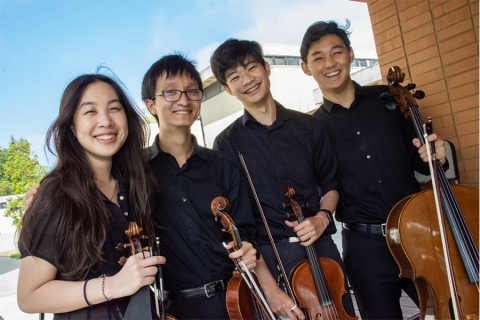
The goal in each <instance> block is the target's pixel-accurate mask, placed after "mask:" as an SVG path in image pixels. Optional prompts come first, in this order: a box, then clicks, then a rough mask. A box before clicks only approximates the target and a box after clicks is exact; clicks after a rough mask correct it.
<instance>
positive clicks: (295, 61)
mask: <svg viewBox="0 0 480 320" xmlns="http://www.w3.org/2000/svg"><path fill="white" fill-rule="evenodd" d="M285 60H287V65H289V66H298V65H299V63H298V58H296V57H286V58H285Z"/></svg>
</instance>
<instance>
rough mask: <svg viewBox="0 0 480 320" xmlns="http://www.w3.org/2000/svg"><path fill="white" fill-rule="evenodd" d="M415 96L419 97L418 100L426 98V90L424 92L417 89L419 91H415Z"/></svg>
mask: <svg viewBox="0 0 480 320" xmlns="http://www.w3.org/2000/svg"><path fill="white" fill-rule="evenodd" d="M413 96H414V97H415V98H417V99H418V100H421V99H423V98H425V92H423V91H422V90H417V91H415V93H414V94H413Z"/></svg>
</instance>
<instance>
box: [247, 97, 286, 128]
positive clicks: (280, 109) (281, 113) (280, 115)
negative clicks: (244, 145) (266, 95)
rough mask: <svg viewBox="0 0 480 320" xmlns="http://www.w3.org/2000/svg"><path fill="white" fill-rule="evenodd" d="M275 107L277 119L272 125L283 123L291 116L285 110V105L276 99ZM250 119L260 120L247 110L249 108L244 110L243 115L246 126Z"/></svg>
mask: <svg viewBox="0 0 480 320" xmlns="http://www.w3.org/2000/svg"><path fill="white" fill-rule="evenodd" d="M275 108H276V119H275V121H274V122H273V124H272V127H273V126H275V124H276V123H277V124H282V123H283V122H284V121H285V120H287V119H288V118H289V117H288V115H287V114H286V112H285V107H284V106H282V105H281V104H280V103H279V102H278V101H276V100H275ZM248 121H253V122H256V123H258V121H257V120H256V119H255V118H254V117H253V116H252V115H251V114H250V113H249V112H248V111H247V109H244V110H243V117H242V124H243V125H244V126H245V124H246V123H247V122H248Z"/></svg>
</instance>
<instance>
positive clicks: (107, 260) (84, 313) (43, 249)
mask: <svg viewBox="0 0 480 320" xmlns="http://www.w3.org/2000/svg"><path fill="white" fill-rule="evenodd" d="M117 180H118V185H119V192H118V203H119V205H120V206H117V205H116V204H115V203H113V202H112V201H110V200H109V199H107V197H106V196H105V195H104V194H103V193H101V192H100V191H98V195H99V197H101V199H102V201H103V203H104V205H105V207H106V208H107V210H108V212H109V213H110V218H111V220H110V222H111V225H110V226H111V228H110V229H109V230H108V232H107V237H106V238H105V243H104V245H103V248H102V253H103V255H102V257H103V259H104V261H98V263H96V264H95V266H93V267H92V268H91V269H90V271H89V273H88V276H87V279H93V278H98V277H99V276H101V275H103V274H106V275H107V276H113V275H115V274H116V273H118V272H119V271H120V269H121V268H122V266H121V265H120V264H119V263H118V261H119V260H120V258H121V257H123V256H129V255H130V254H129V253H126V252H125V250H124V249H122V250H121V251H119V250H117V249H116V248H115V247H116V246H117V244H119V243H128V236H127V235H126V234H125V231H126V230H127V229H128V221H127V220H128V217H129V215H128V212H129V201H128V192H127V189H126V186H125V185H124V183H123V182H122V181H121V180H120V179H117ZM50 185H52V184H50ZM42 192H45V193H41V194H39V195H38V197H42V196H44V197H50V198H51V199H55V198H61V197H68V195H66V194H65V192H64V191H63V189H62V188H48V190H45V189H44V190H42ZM54 214H55V215H57V214H65V213H62V212H57V211H52V212H44V213H42V218H40V219H38V221H36V223H35V224H34V225H35V230H34V232H35V236H34V237H33V239H32V243H31V246H30V247H29V248H28V251H27V250H26V249H25V248H24V247H23V246H22V245H21V244H20V243H19V247H18V248H19V251H20V253H21V257H22V258H24V257H26V256H29V255H32V256H35V257H39V258H41V259H43V260H45V261H47V262H48V263H50V264H51V265H53V266H55V267H57V269H58V266H57V264H56V261H55V257H54V247H53V246H54V233H55V230H56V228H57V227H58V226H57V225H54V224H53V223H51V219H50V218H49V216H50V215H54ZM59 263H60V264H61V265H68V264H70V263H71V261H62V257H60V261H59ZM55 279H58V280H64V279H65V278H64V277H63V276H62V275H61V274H60V273H57V275H56V277H55ZM129 301H130V297H123V298H119V299H113V300H111V301H106V302H103V303H99V304H95V305H93V306H92V307H91V308H83V309H79V310H75V311H72V312H66V313H57V314H55V319H72V318H74V319H123V315H124V314H125V310H126V309H127V306H128V303H129ZM147 304H148V302H147Z"/></svg>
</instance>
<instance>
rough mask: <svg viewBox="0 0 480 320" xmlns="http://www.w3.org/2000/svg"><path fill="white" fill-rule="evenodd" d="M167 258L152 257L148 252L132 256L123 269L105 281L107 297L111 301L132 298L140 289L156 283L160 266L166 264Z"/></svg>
mask: <svg viewBox="0 0 480 320" xmlns="http://www.w3.org/2000/svg"><path fill="white" fill-rule="evenodd" d="M165 261H166V259H165V257H163V256H153V257H150V253H149V252H148V251H142V252H139V253H137V254H135V255H132V256H130V257H129V258H128V259H127V262H126V263H125V265H124V266H123V267H122V269H121V270H120V271H119V272H118V273H117V274H115V275H114V276H112V277H107V278H106V279H105V296H106V297H108V298H109V299H114V298H121V297H126V296H131V295H132V294H134V293H135V292H137V291H138V290H139V289H140V288H142V287H143V286H146V285H150V284H152V283H153V281H155V274H156V273H157V271H158V265H159V264H165Z"/></svg>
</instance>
